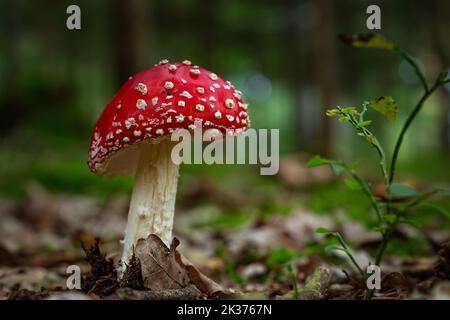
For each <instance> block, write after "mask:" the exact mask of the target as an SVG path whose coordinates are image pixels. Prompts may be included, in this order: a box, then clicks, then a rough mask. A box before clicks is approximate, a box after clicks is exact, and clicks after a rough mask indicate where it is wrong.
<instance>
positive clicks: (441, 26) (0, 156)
mask: <svg viewBox="0 0 450 320" xmlns="http://www.w3.org/2000/svg"><path fill="white" fill-rule="evenodd" d="M372 2H373V1H339V2H338V1H331V0H314V1H294V0H287V1H268V0H258V1H256V0H250V1H237V0H217V1H192V0H184V1H181V0H175V1H166V0H164V1H163V0H156V1H137V0H131V1H126V0H112V1H105V0H103V1H75V2H74V1H47V0H43V1H1V2H0V6H1V7H0V110H1V115H2V119H1V121H0V176H1V178H0V193H3V194H6V195H13V196H14V195H20V194H21V193H22V191H23V185H24V184H25V183H26V182H27V181H30V180H38V181H40V182H41V183H43V184H45V185H46V186H47V187H49V188H53V189H57V190H62V191H76V192H94V193H101V194H103V193H105V194H109V193H110V192H112V191H115V190H117V189H120V190H122V189H125V190H126V189H127V188H128V187H129V186H130V179H129V178H125V179H122V180H121V179H120V178H119V179H115V180H113V181H112V182H111V181H106V182H105V181H104V180H103V179H98V178H96V177H95V176H94V175H92V174H90V172H89V170H88V169H87V166H86V165H85V160H86V157H87V149H88V145H89V139H90V134H91V130H92V127H93V125H94V123H95V121H96V119H97V117H98V116H99V114H100V112H101V110H102V108H103V107H104V106H105V105H106V103H107V102H108V101H109V100H110V99H111V98H112V96H113V95H114V93H115V92H116V90H118V88H119V87H120V85H121V83H122V82H124V80H125V79H127V77H128V76H130V75H131V74H133V73H136V72H138V71H140V70H142V69H144V68H148V67H151V66H152V65H153V64H154V63H156V62H157V61H159V60H160V59H162V58H167V59H170V60H183V59H190V60H192V61H193V62H194V63H195V64H198V65H200V66H203V67H205V68H208V69H210V70H213V71H214V72H216V73H218V74H219V75H221V76H223V77H224V78H226V79H229V80H231V81H232V82H233V83H235V85H236V86H237V87H238V88H239V89H241V90H242V91H243V92H244V96H245V99H246V100H247V101H248V102H249V103H250V105H251V108H250V110H251V111H250V116H251V118H252V120H253V125H254V127H256V128H279V129H280V138H281V143H280V147H281V151H282V153H283V154H288V153H295V152H299V151H301V152H309V153H311V154H314V153H321V154H323V155H325V156H334V157H338V158H349V159H352V158H355V157H356V158H364V157H365V156H366V154H367V153H368V152H371V151H370V150H368V148H365V147H364V141H361V140H360V139H356V138H353V133H352V132H351V129H350V128H346V127H345V126H339V125H338V124H336V123H334V122H333V121H332V120H330V119H329V118H327V117H326V116H325V115H324V110H325V109H326V108H327V107H330V106H334V105H337V104H341V105H359V104H360V103H361V102H363V101H364V100H368V99H371V98H374V97H376V96H380V95H391V96H393V97H394V98H395V99H396V100H397V103H398V105H399V108H400V115H399V117H400V118H399V121H397V123H396V124H389V123H387V124H386V123H385V122H384V121H379V122H378V125H375V126H376V132H377V133H378V135H379V136H380V137H381V138H382V140H383V142H384V143H386V144H387V145H388V146H391V147H392V144H393V137H394V135H395V134H397V133H398V131H399V128H400V125H401V123H402V120H404V117H405V116H406V114H407V112H406V111H407V110H410V109H411V108H412V106H413V104H414V102H415V101H416V100H417V99H418V97H419V94H420V86H419V82H418V79H417V78H416V77H415V76H414V74H413V73H412V70H411V69H410V67H409V65H408V64H406V63H405V61H401V60H400V59H399V58H398V57H397V56H395V55H393V54H390V53H386V52H382V51H378V50H353V49H351V48H349V47H347V46H345V45H343V44H342V43H340V42H339V40H338V38H337V35H338V34H339V33H358V32H367V29H366V27H365V25H366V18H367V14H366V13H365V10H366V8H367V6H368V5H369V4H372ZM70 4H77V5H79V6H80V7H81V22H82V29H81V30H74V31H70V30H68V29H67V28H66V19H67V17H68V15H67V14H66V8H67V6H68V5H70ZM377 4H378V5H380V6H381V10H382V30H381V33H382V34H384V35H385V36H387V37H389V38H391V39H393V40H395V41H396V42H397V43H398V44H399V45H400V46H402V47H403V48H405V49H406V50H408V51H410V52H412V53H413V55H414V56H415V57H416V58H417V59H418V60H419V62H420V64H421V65H422V66H423V67H424V69H425V73H426V75H427V76H429V77H430V78H431V77H434V76H435V75H436V74H437V73H438V72H439V71H440V70H442V69H445V68H448V67H449V65H450V61H449V59H450V41H448V32H449V23H448V19H449V15H450V2H448V1H445V0H436V1H407V0H399V1H378V2H377ZM449 96H450V88H449V86H447V88H446V90H440V91H439V92H438V93H437V94H436V95H434V96H433V97H432V99H431V100H430V102H429V103H428V104H427V106H426V108H425V109H424V112H423V114H422V115H421V116H420V119H418V121H417V123H416V124H415V125H414V127H413V130H412V132H411V133H410V135H409V136H408V138H407V141H406V144H405V149H404V150H403V151H402V154H401V159H400V160H401V165H402V166H403V168H404V169H405V170H409V171H412V172H414V173H415V174H416V175H419V176H420V175H421V172H423V175H426V176H431V177H433V176H435V177H440V178H447V181H448V178H449V177H450V173H449V171H450V170H448V160H449V150H450V126H449V122H450V114H449V109H448V105H449ZM347 129H348V130H347ZM184 170H186V171H187V172H190V171H194V172H195V171H196V170H198V171H202V173H204V172H206V173H205V174H208V172H212V174H214V171H220V170H224V171H227V170H228V173H230V172H231V173H235V171H233V170H238V169H233V168H232V169H226V168H225V169H224V168H220V166H215V168H202V169H198V168H193V167H191V168H190V167H189V166H186V168H185V169H184ZM230 170H231V171H230ZM442 171H444V172H442ZM236 172H237V171H236ZM254 173H256V169H255V170H254ZM369 173H370V172H369Z"/></svg>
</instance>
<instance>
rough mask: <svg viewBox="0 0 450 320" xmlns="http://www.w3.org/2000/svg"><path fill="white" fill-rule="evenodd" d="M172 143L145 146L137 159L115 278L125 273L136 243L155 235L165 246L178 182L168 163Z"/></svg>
mask: <svg viewBox="0 0 450 320" xmlns="http://www.w3.org/2000/svg"><path fill="white" fill-rule="evenodd" d="M172 146H173V142H172V141H170V139H165V140H162V141H161V142H160V143H157V144H145V145H143V146H142V150H141V153H140V156H139V161H138V164H137V168H136V173H135V181H134V187H133V194H132V196H131V201H130V209H129V212H128V222H127V228H126V231H125V239H124V241H123V244H124V248H123V254H122V259H121V262H122V263H121V269H120V270H119V276H121V275H122V274H123V272H124V271H125V269H126V267H127V264H128V263H129V261H130V259H131V258H132V256H133V248H134V247H135V246H136V243H137V241H138V240H139V239H146V238H147V237H148V236H149V235H150V234H156V235H157V236H159V237H160V238H161V240H162V241H164V243H165V244H166V245H167V246H169V245H170V242H171V241H172V226H173V218H174V210H175V198H176V193H177V182H178V165H176V164H174V163H173V161H172V159H171V151H172Z"/></svg>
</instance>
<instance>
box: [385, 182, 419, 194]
mask: <svg viewBox="0 0 450 320" xmlns="http://www.w3.org/2000/svg"><path fill="white" fill-rule="evenodd" d="M390 190H391V193H392V194H393V195H396V196H399V197H414V196H417V195H418V194H419V193H418V192H417V190H416V189H414V188H412V187H410V186H407V185H404V184H401V183H393V184H392V185H391V188H390Z"/></svg>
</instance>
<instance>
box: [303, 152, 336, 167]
mask: <svg viewBox="0 0 450 320" xmlns="http://www.w3.org/2000/svg"><path fill="white" fill-rule="evenodd" d="M329 163H330V160H328V159H323V158H322V157H321V156H320V155H316V156H314V157H313V158H311V159H310V160H309V161H308V163H307V164H306V166H307V167H308V168H313V167H319V166H323V165H326V164H329Z"/></svg>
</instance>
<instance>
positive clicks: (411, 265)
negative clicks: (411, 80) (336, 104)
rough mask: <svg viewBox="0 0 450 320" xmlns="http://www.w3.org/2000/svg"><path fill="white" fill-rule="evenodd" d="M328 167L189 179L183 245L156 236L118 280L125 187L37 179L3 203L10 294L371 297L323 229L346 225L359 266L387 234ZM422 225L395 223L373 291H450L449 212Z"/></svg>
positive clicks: (0, 217) (2, 258) (181, 220)
mask: <svg viewBox="0 0 450 320" xmlns="http://www.w3.org/2000/svg"><path fill="white" fill-rule="evenodd" d="M327 170H328V169H325V168H317V169H314V170H313V171H308V173H306V171H304V166H302V165H300V162H298V160H296V159H284V163H283V165H282V170H281V171H280V175H279V178H278V180H277V181H276V182H274V183H272V184H270V185H269V186H266V188H265V189H263V188H260V189H258V187H257V186H256V187H255V189H254V190H253V191H249V192H248V193H246V194H243V193H241V192H239V191H238V190H237V189H236V190H234V189H232V188H225V187H222V188H221V187H220V186H218V185H217V184H214V183H212V181H211V180H210V179H208V178H207V177H203V178H201V179H196V180H195V183H192V184H190V185H189V187H181V188H180V195H179V197H178V198H179V199H178V202H177V213H176V218H175V220H176V222H175V232H174V234H175V236H176V237H177V239H178V241H179V245H178V243H174V245H173V246H172V247H171V248H167V247H164V246H163V245H162V244H161V243H159V242H158V239H148V240H147V241H146V242H145V243H142V245H141V248H140V250H136V255H137V257H138V258H139V259H136V261H135V264H134V267H133V268H130V270H132V272H134V274H132V275H131V276H130V277H127V278H126V279H127V280H126V281H122V282H120V283H119V282H117V281H116V280H117V279H116V272H115V268H117V266H118V263H119V255H120V249H121V247H120V244H119V241H120V239H121V238H122V236H123V231H124V229H125V225H126V214H127V207H128V201H129V196H128V195H127V193H126V192H124V193H119V194H115V195H114V196H110V197H108V198H107V199H106V200H101V199H98V198H97V197H90V196H87V195H80V194H78V195H76V194H75V195H74V194H61V193H58V192H50V191H48V190H47V189H46V188H44V187H43V186H42V185H41V184H39V183H36V182H30V183H29V184H28V185H27V186H26V188H25V190H26V192H25V196H24V197H22V198H20V199H13V200H11V199H8V198H4V199H1V201H0V299H176V298H190V299H205V298H236V299H363V298H364V295H365V288H366V282H365V280H364V279H361V278H360V277H358V273H357V270H355V269H354V268H353V267H352V265H351V264H350V263H348V261H347V260H346V259H347V258H346V256H345V255H342V254H339V252H332V253H330V252H328V251H327V250H326V247H327V246H328V245H329V244H330V242H329V241H330V240H329V239H327V238H324V237H323V235H318V234H316V233H315V230H316V229H317V228H318V227H326V228H328V229H332V230H336V231H339V232H340V233H341V234H342V235H343V236H344V238H345V239H346V240H347V241H348V242H349V243H350V244H351V246H352V248H353V251H354V255H355V258H356V260H357V261H358V263H359V264H360V265H361V266H367V265H369V264H370V263H371V262H373V256H374V253H375V249H376V248H377V246H378V245H379V244H380V241H381V237H380V236H379V234H378V233H376V232H373V231H368V229H367V226H366V224H367V221H366V220H365V219H364V218H361V217H363V216H364V215H367V203H366V202H365V201H364V200H362V199H363V198H359V197H360V195H351V196H346V194H348V193H349V192H350V191H348V190H345V191H342V189H343V188H344V187H343V186H342V184H340V183H338V182H336V181H335V179H334V177H333V175H332V174H331V172H328V171H327ZM299 199H308V200H307V201H304V200H300V201H299ZM361 211H362V212H361ZM422 224H423V225H422V226H421V228H415V227H413V226H410V225H400V226H399V227H398V228H397V229H396V230H395V240H394V241H393V242H392V243H391V245H390V246H389V248H388V254H387V256H386V259H384V262H383V264H382V265H381V270H382V277H381V290H379V291H377V292H376V294H375V295H374V298H375V299H450V231H449V230H450V226H449V223H448V220H447V221H445V220H442V219H441V218H439V217H436V216H432V215H427V218H426V221H425V220H423V221H422ZM96 239H99V243H97V242H96ZM155 248H156V249H155ZM152 250H160V251H161V252H164V253H165V254H166V258H164V257H162V258H160V259H162V260H160V263H158V268H161V269H163V270H157V271H158V272H156V274H158V275H161V274H165V273H167V272H169V273H170V270H172V269H173V268H175V269H176V270H181V271H180V272H181V273H182V276H181V278H180V279H179V281H178V280H177V279H175V280H174V279H173V278H171V277H169V278H170V279H163V280H161V279H160V280H158V281H159V282H158V281H156V280H155V279H154V278H152V274H153V273H154V272H155V270H154V268H155V266H153V267H149V264H151V263H149V262H148V261H147V262H145V261H146V259H147V260H148V255H149V252H154V251H152ZM138 251H139V252H138ZM180 253H181V254H182V255H183V258H182V259H183V261H181V260H180V259H179V257H180ZM151 258H152V259H153V258H154V257H151ZM157 258H158V257H157ZM186 258H187V259H188V260H189V262H187V260H186ZM152 259H150V260H152ZM71 265H76V266H79V267H80V270H81V274H82V281H81V289H80V290H69V289H68V288H67V279H68V277H69V276H70V275H71V273H70V272H69V273H68V266H71ZM177 268H178V269H177ZM164 269H165V270H164ZM167 270H169V271H167ZM158 278H161V277H160V276H158ZM152 279H153V280H152ZM152 281H156V282H152ZM166 288H170V289H166Z"/></svg>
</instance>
